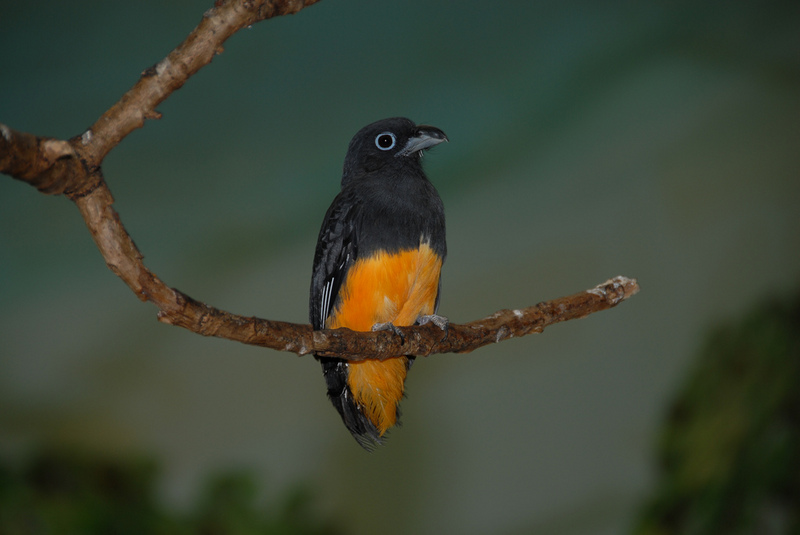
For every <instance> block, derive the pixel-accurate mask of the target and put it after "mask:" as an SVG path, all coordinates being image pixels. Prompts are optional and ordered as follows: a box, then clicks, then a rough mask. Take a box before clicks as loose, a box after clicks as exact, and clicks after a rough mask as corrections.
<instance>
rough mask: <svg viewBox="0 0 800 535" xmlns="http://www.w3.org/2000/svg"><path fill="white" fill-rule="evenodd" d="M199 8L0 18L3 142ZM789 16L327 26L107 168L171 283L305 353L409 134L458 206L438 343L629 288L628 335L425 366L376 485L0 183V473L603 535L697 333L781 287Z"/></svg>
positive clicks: (500, 9)
mask: <svg viewBox="0 0 800 535" xmlns="http://www.w3.org/2000/svg"><path fill="white" fill-rule="evenodd" d="M210 5H211V2H201V1H198V0H180V1H173V2H168V3H165V2H155V1H140V2H118V1H111V2H99V1H87V2H55V1H45V2H36V3H32V2H15V3H11V2H8V1H5V2H2V3H0V50H3V53H2V54H0V122H3V123H5V124H8V125H9V126H10V127H12V128H14V129H17V130H22V131H28V132H32V133H36V134H39V135H48V136H54V137H71V136H73V135H77V134H80V133H81V132H82V131H83V130H84V129H85V128H87V127H88V126H90V125H91V124H92V123H93V122H94V121H95V119H96V118H97V117H98V116H100V115H101V114H102V113H103V112H104V111H105V110H106V109H107V108H108V107H110V106H111V105H112V104H113V103H114V102H116V100H117V99H118V98H119V97H120V96H121V95H122V94H123V93H124V92H125V91H126V90H127V89H128V88H129V87H131V86H132V85H133V84H134V83H135V82H136V80H137V79H138V76H139V73H141V72H142V71H143V70H144V69H146V68H147V67H149V66H151V65H153V64H155V63H157V62H158V61H159V60H160V59H161V58H163V57H164V56H165V55H166V54H167V53H168V52H169V51H170V50H171V49H172V48H174V47H175V46H176V45H177V44H178V43H180V42H181V40H183V39H184V37H185V36H186V35H187V34H188V32H189V31H191V29H192V28H193V27H194V26H195V25H196V24H197V22H198V21H199V20H200V17H201V15H202V13H203V11H205V10H206V9H207V8H208V7H210ZM798 28H800V4H798V3H797V2H789V1H785V2H755V1H752V2H745V1H735V2H703V3H696V2H688V1H684V2H671V3H662V2H644V3H637V4H631V3H622V2H619V3H603V4H602V5H601V4H599V3H592V2H576V1H572V2H562V3H558V4H550V3H541V2H503V3H487V2H471V1H464V2H458V3H455V2H438V3H435V2H421V1H412V0H409V1H406V2H392V3H388V2H355V1H340V2H334V1H329V0H324V1H322V2H320V3H319V4H317V5H314V6H312V7H310V8H307V9H306V10H303V11H301V12H300V13H299V14H297V15H294V16H291V17H284V18H279V19H273V20H270V21H267V22H264V23H260V24H258V25H256V26H254V27H252V28H250V29H247V30H243V31H242V32H240V33H238V34H237V35H235V36H234V37H233V38H232V39H230V40H229V41H228V43H227V44H226V46H225V52H224V53H223V54H221V55H219V56H217V57H216V58H215V59H214V61H213V63H212V64H211V65H210V66H208V67H206V68H205V69H203V70H202V71H200V73H198V74H197V75H196V76H195V77H193V78H192V79H191V80H190V81H189V82H188V83H187V84H186V85H185V86H184V87H183V88H182V89H180V90H179V91H178V92H176V93H175V94H173V95H172V96H171V97H170V99H169V100H167V101H166V102H165V103H163V104H162V105H161V106H160V107H159V111H161V112H162V113H163V119H161V120H159V121H149V122H148V123H147V125H146V126H145V128H144V129H142V130H138V131H136V132H134V133H133V134H131V135H130V136H129V137H128V138H127V139H125V140H124V141H123V142H122V144H121V145H119V146H118V147H117V148H116V149H114V151H113V152H112V153H111V154H110V155H109V157H108V158H107V159H106V161H105V163H104V166H103V170H104V173H105V176H106V179H107V181H108V184H109V187H110V188H111V191H112V192H113V193H114V195H115V197H116V200H117V202H116V205H115V206H116V208H117V210H118V211H119V213H120V216H121V218H122V221H123V222H124V224H125V225H126V227H127V228H128V231H129V232H130V233H131V235H132V236H133V238H134V240H135V241H136V243H137V245H138V246H139V248H140V249H141V251H142V252H143V253H144V255H145V262H146V263H147V265H148V266H149V267H150V268H151V269H152V270H153V271H154V272H155V273H157V274H158V275H159V276H160V277H161V278H162V279H163V280H164V281H165V282H166V283H167V284H169V285H171V286H174V287H177V288H179V289H181V290H182V291H184V292H186V293H188V294H189V295H191V296H192V297H194V298H196V299H199V300H201V301H204V302H207V303H209V304H212V305H214V306H218V307H220V308H224V309H226V310H230V311H233V312H236V313H240V314H245V315H257V316H260V317H266V318H272V319H282V320H287V321H296V322H305V321H306V316H307V311H306V308H307V292H308V284H309V279H310V270H311V261H312V258H313V251H314V244H315V240H316V234H317V231H318V229H319V224H320V222H321V220H322V216H323V214H324V212H325V209H326V208H327V206H328V204H329V203H330V201H331V199H332V198H333V196H334V195H335V194H336V191H337V189H338V182H339V175H340V169H341V163H342V160H343V158H344V153H345V150H346V148H347V143H348V142H349V139H350V137H351V136H352V135H353V133H355V132H356V131H357V130H358V129H359V128H360V127H361V126H363V125H365V124H367V123H369V122H371V121H373V120H376V119H379V118H382V117H388V116H394V115H404V116H408V117H410V118H412V119H413V120H415V121H417V122H425V123H429V124H433V125H435V126H438V127H440V128H442V129H443V130H444V131H445V132H447V134H448V136H449V137H450V140H451V142H450V143H449V144H447V145H444V146H439V147H437V148H436V149H434V150H433V151H431V152H429V154H428V155H426V166H427V171H428V175H429V177H430V178H431V180H432V181H433V183H434V184H435V185H436V186H437V188H438V189H439V191H440V194H441V196H442V198H443V200H444V202H445V206H446V209H447V218H448V219H447V221H448V244H449V256H448V259H447V262H446V264H445V271H444V282H443V297H442V303H441V308H440V312H441V313H443V314H444V315H446V316H448V317H449V318H450V319H451V321H454V322H464V321H469V320H472V319H476V318H478V317H482V316H484V315H487V314H489V313H491V312H494V311H495V310H497V309H499V308H518V307H523V306H527V305H532V304H535V303H536V302H538V301H542V300H546V299H549V298H553V297H558V296H561V295H566V294H570V293H574V292H576V291H579V290H582V289H585V288H589V287H592V286H594V285H596V284H598V283H600V282H602V281H604V280H605V279H607V278H609V277H611V276H614V275H626V276H630V277H636V278H638V279H639V282H640V284H641V287H642V292H641V293H640V294H639V295H637V296H636V297H635V298H633V299H632V300H631V301H630V302H627V303H624V304H623V305H622V306H620V307H619V308H616V309H613V310H611V311H607V312H603V313H600V314H597V315H593V316H591V317H590V318H588V319H586V320H583V321H580V322H569V323H566V324H563V325H559V326H555V327H552V328H550V329H548V330H547V331H545V333H544V334H543V335H541V336H531V337H527V338H524V339H521V340H511V341H507V342H504V343H502V344H499V345H497V346H493V347H487V348H484V349H481V350H479V351H476V352H474V353H472V354H467V355H441V356H435V357H431V358H427V359H419V360H418V362H417V364H416V365H415V366H414V368H413V369H412V371H411V374H410V377H409V380H408V383H407V389H408V399H407V400H406V401H405V402H404V404H403V421H404V426H403V427H402V428H400V429H397V430H395V431H394V432H393V433H392V436H391V439H390V440H389V442H388V444H387V445H386V446H385V447H384V448H382V449H380V450H379V451H377V452H375V453H373V454H366V453H365V452H363V451H362V450H361V449H360V448H359V447H358V446H357V445H356V443H355V442H354V441H353V440H352V438H351V437H350V436H349V434H348V433H347V432H346V431H345V429H344V427H343V426H342V425H341V423H340V421H339V418H338V416H337V415H336V414H335V412H334V410H333V409H332V407H331V406H330V404H329V403H328V401H327V399H325V389H324V382H323V379H322V376H321V373H320V370H319V365H318V364H317V363H316V362H315V361H314V360H313V359H311V358H310V357H304V358H297V357H295V356H293V355H291V354H286V353H278V352H273V351H269V350H262V349H258V348H252V347H246V346H243V345H240V344H235V343H232V342H226V341H222V340H215V339H208V338H203V337H200V336H197V335H194V334H192V333H189V332H187V331H184V330H181V329H177V328H174V327H168V326H165V325H162V324H160V323H158V322H157V321H156V318H155V314H156V310H155V308H154V307H153V306H152V305H149V304H143V303H141V302H139V301H138V299H136V298H135V297H134V296H133V295H132V294H131V292H130V290H129V289H128V288H127V287H126V286H125V285H124V284H123V283H122V282H121V281H120V280H119V279H117V278H116V277H115V276H114V275H113V274H112V273H111V272H110V271H109V270H108V269H107V268H106V266H105V265H104V263H103V261H102V258H101V257H100V255H99V253H98V252H97V250H96V248H95V247H94V244H93V243H92V241H91V238H90V236H89V233H88V232H87V231H86V229H85V226H84V225H83V222H82V220H81V218H80V216H79V214H78V212H77V211H76V209H75V208H74V206H72V204H71V203H70V202H69V201H67V200H66V199H64V198H59V197H46V196H43V195H41V194H39V193H37V192H36V191H35V190H33V189H32V188H30V187H29V186H27V185H25V184H23V183H21V182H17V181H14V180H12V179H10V178H8V177H2V178H0V453H2V454H3V455H4V456H6V457H9V458H15V457H20V456H24V454H25V452H26V451H28V450H29V448H31V447H33V446H35V445H38V444H42V443H50V444H59V445H70V446H78V447H83V448H88V449H90V450H94V451H98V452H103V453H113V454H119V455H134V454H139V453H142V452H144V453H147V454H153V455H155V456H156V457H157V458H158V459H159V461H160V462H161V463H162V466H163V478H162V483H161V488H160V492H161V494H162V496H163V497H164V498H165V499H166V500H168V502H169V503H171V504H173V505H174V506H175V507H177V508H180V507H182V506H185V504H187V503H188V502H189V501H191V500H192V499H194V498H195V494H196V489H197V488H198V486H199V485H200V482H201V481H203V480H204V478H205V477H207V475H208V474H209V473H211V472H213V471H217V470H220V469H226V468H230V467H245V468H248V469H251V470H252V471H253V473H254V474H256V476H257V477H258V478H259V480H260V481H261V482H262V483H263V488H264V497H263V498H264V499H265V500H271V499H274V498H275V497H276V496H278V495H280V494H282V493H283V492H285V491H286V489H288V488H291V487H292V486H294V485H297V484H300V483H304V484H307V485H309V486H310V487H311V489H312V490H313V492H314V495H315V497H316V504H317V507H318V508H319V511H320V513H321V514H324V515H329V516H332V517H334V518H335V519H337V520H338V522H339V523H340V525H342V526H343V527H344V528H345V529H346V530H347V531H348V532H352V533H374V532H377V531H378V530H380V532H382V533H386V534H400V533H411V532H413V533H464V534H473V533H474V534H478V533H487V532H491V533H502V534H516V533H530V532H536V533H540V534H568V535H571V534H617V533H621V532H624V531H625V529H627V528H628V527H629V526H630V525H631V522H632V520H633V518H634V517H635V513H636V511H637V507H638V506H639V505H640V504H641V503H642V501H643V500H644V499H645V498H646V497H647V496H648V492H649V491H650V490H651V488H652V484H653V481H654V474H655V472H654V466H653V456H654V453H653V452H654V445H655V441H656V437H657V430H658V426H659V424H660V422H661V421H662V417H663V412H664V409H665V407H666V405H667V403H668V402H669V400H670V399H671V396H672V395H673V394H674V389H675V387H676V386H677V385H678V384H679V382H680V380H681V378H682V376H683V373H684V372H685V371H686V370H687V369H688V367H689V365H690V363H691V359H692V357H693V355H694V353H695V350H696V347H697V346H698V343H699V341H700V340H701V338H702V333H703V332H704V330H705V329H706V328H708V327H709V326H711V325H714V324H716V323H717V322H718V321H721V320H723V319H727V318H731V317H734V316H737V315H738V314H739V313H740V312H741V311H742V310H743V309H745V308H746V307H747V306H749V305H751V304H753V303H754V302H756V301H757V300H758V299H759V298H761V297H763V296H765V295H775V294H781V293H783V292H786V291H788V290H794V289H796V288H797V285H798V269H799V268H800V247H798V242H799V241H800V240H798V236H799V235H800V233H799V232H798V231H800V209H799V208H798V201H799V200H800V32H798V31H797V29H798Z"/></svg>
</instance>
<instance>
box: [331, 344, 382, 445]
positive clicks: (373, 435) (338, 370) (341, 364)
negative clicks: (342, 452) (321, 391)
mask: <svg viewBox="0 0 800 535" xmlns="http://www.w3.org/2000/svg"><path fill="white" fill-rule="evenodd" d="M318 358H319V361H320V363H321V364H322V373H323V375H324V376H325V383H326V384H327V385H328V398H329V399H330V400H331V403H333V406H334V407H336V410H337V411H338V412H339V415H340V416H341V417H342V421H343V422H344V425H345V427H347V430H348V431H350V433H351V434H352V435H353V438H355V439H356V441H357V442H358V444H359V445H360V446H361V447H362V448H364V449H365V450H367V451H372V450H374V449H375V447H376V446H380V445H381V444H383V440H382V438H381V435H380V433H379V432H378V429H377V428H376V427H375V425H374V424H373V423H372V422H371V421H370V420H369V419H368V418H367V417H366V416H364V415H363V414H362V413H361V411H360V410H359V409H358V406H357V405H356V404H355V401H353V393H352V392H351V391H350V387H349V386H348V385H347V361H345V360H342V359H337V358H331V357H318Z"/></svg>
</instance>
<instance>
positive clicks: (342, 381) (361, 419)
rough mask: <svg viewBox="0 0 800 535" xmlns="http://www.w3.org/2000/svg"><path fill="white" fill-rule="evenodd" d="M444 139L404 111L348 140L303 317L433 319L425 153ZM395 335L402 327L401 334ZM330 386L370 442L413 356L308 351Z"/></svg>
mask: <svg viewBox="0 0 800 535" xmlns="http://www.w3.org/2000/svg"><path fill="white" fill-rule="evenodd" d="M444 141H449V140H448V138H447V136H446V135H445V133H444V132H443V131H442V130H440V129H438V128H436V127H433V126H428V125H417V124H415V123H414V122H413V121H411V120H410V119H407V118H404V117H393V118H389V119H383V120H380V121H376V122H373V123H371V124H369V125H367V126H365V127H363V128H362V129H361V130H359V131H358V132H357V133H356V134H355V136H353V138H352V140H351V141H350V144H349V146H348V149H347V154H346V156H345V159H344V165H343V168H342V180H341V191H340V192H339V193H338V194H337V195H336V197H335V198H334V200H333V202H332V203H331V205H330V207H329V208H328V210H327V212H326V213H325V217H324V219H323V222H322V227H321V229H320V232H319V236H318V239H317V246H316V250H315V253H314V264H313V270H312V276H311V291H310V299H309V319H310V321H311V325H312V327H313V328H314V329H315V330H320V329H336V328H339V327H347V328H348V329H351V330H353V331H376V330H392V331H395V332H396V333H397V334H398V335H401V334H400V331H399V330H398V329H397V327H399V326H410V325H415V324H418V325H421V324H424V323H428V322H433V323H434V324H435V325H437V326H439V327H440V328H441V329H443V330H445V331H446V329H447V319H446V318H445V317H443V316H439V315H437V314H436V312H437V310H438V307H439V296H440V290H441V271H442V264H443V263H444V260H445V257H446V255H447V244H446V240H445V217H444V205H443V203H442V199H441V198H440V197H439V194H438V192H437V191H436V188H435V187H434V186H433V184H432V183H431V182H430V181H429V180H428V178H427V177H426V175H425V172H424V171H423V168H422V155H423V153H424V152H425V151H426V150H428V149H430V148H431V147H433V146H435V145H438V144H439V143H442V142H444ZM401 336H402V335H401ZM315 357H316V358H317V360H319V362H320V363H321V365H322V372H323V375H324V378H325V382H326V385H327V389H328V391H327V394H328V398H329V399H330V401H331V402H332V403H333V406H334V407H335V408H336V410H337V411H338V412H339V415H340V416H341V418H342V421H343V422H344V425H345V427H346V428H347V429H348V430H349V431H350V433H351V434H352V435H353V437H354V438H355V439H356V441H357V442H358V443H359V444H360V445H361V446H362V447H363V448H364V449H366V450H367V451H372V450H373V449H374V448H375V447H376V446H379V445H381V444H383V443H384V440H385V438H386V433H387V431H388V430H389V429H390V428H392V427H394V426H395V425H396V424H398V423H399V417H400V408H399V405H400V401H401V399H402V398H403V397H404V393H405V380H406V375H407V373H408V369H409V368H410V366H411V364H412V363H413V361H414V357H413V356H400V357H395V358H390V359H386V360H376V359H367V360H362V361H359V362H348V361H347V360H345V359H341V358H334V357H328V356H321V355H315Z"/></svg>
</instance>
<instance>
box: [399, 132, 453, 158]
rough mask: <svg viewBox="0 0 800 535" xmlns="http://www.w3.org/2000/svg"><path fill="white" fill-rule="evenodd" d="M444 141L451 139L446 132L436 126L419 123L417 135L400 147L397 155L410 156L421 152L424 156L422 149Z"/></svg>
mask: <svg viewBox="0 0 800 535" xmlns="http://www.w3.org/2000/svg"><path fill="white" fill-rule="evenodd" d="M442 141H449V140H448V139H447V136H446V135H445V133H444V132H442V131H441V130H439V129H438V128H436V127H435V126H427V125H419V126H418V127H417V132H416V135H415V136H414V137H412V138H410V139H409V140H408V143H406V146H405V147H403V148H402V149H400V150H399V151H398V152H397V154H396V155H397V156H409V155H411V154H417V153H419V155H420V156H422V151H424V150H425V149H429V148H431V147H433V146H434V145H438V144H439V143H441V142H442Z"/></svg>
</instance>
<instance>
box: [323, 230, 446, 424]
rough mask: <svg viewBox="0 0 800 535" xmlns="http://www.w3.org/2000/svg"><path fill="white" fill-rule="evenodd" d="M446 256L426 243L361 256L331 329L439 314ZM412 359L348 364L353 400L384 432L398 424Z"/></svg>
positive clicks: (350, 273) (369, 326)
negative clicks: (435, 312) (398, 410)
mask: <svg viewBox="0 0 800 535" xmlns="http://www.w3.org/2000/svg"><path fill="white" fill-rule="evenodd" d="M441 270H442V258H441V257H440V256H439V255H437V254H436V253H435V252H434V251H433V250H432V249H431V248H430V247H429V246H428V245H427V244H425V243H422V244H420V247H419V249H414V250H406V251H401V252H399V253H392V254H390V253H386V252H384V251H379V252H378V253H376V254H375V255H373V256H370V257H369V258H364V259H359V260H357V261H356V262H355V263H354V264H353V266H352V267H351V268H350V270H349V271H348V273H347V278H346V279H345V281H344V283H343V285H342V287H341V289H340V291H339V296H340V299H341V300H340V303H339V306H338V307H337V308H336V310H335V311H334V313H333V314H331V316H330V317H329V318H328V321H327V323H326V327H328V328H330V329H335V328H337V327H347V328H348V329H352V330H354V331H370V330H371V329H372V326H373V325H375V324H376V323H385V322H392V323H394V324H395V325H398V326H408V325H413V324H414V322H415V321H416V320H417V318H418V317H419V316H422V315H428V314H433V313H434V307H435V305H436V295H437V293H438V291H439V275H440V273H441ZM407 370H408V359H407V358H406V357H398V358H393V359H388V360H383V361H381V360H365V361H362V362H351V363H349V364H348V371H349V373H348V378H347V383H348V386H349V387H350V391H351V392H352V393H353V397H354V401H355V402H356V404H357V405H358V407H359V409H360V410H361V411H362V412H363V413H364V415H365V416H366V417H367V418H369V419H370V421H371V422H372V423H373V424H374V425H375V427H376V428H377V429H378V432H379V433H380V434H381V436H383V434H384V433H385V432H386V430H387V429H389V428H390V427H392V426H393V425H395V423H397V406H398V404H399V403H400V400H401V399H402V397H403V389H404V384H405V379H406V372H407Z"/></svg>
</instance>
